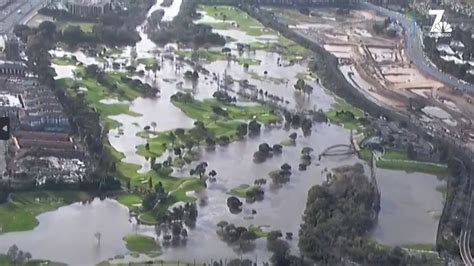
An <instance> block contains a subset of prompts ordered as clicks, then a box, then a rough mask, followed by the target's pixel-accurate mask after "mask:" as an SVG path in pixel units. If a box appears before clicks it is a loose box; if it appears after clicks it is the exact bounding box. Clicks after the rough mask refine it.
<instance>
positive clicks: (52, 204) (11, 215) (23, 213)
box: [0, 191, 89, 233]
mask: <svg viewBox="0 0 474 266" xmlns="http://www.w3.org/2000/svg"><path fill="white" fill-rule="evenodd" d="M88 198H89V195H88V194H87V193H85V192H75V191H58V192H56V191H55V192H49V191H38V192H21V193H15V194H12V196H11V200H10V201H9V202H8V203H5V204H1V205H0V227H1V230H0V232H2V233H6V232H12V231H27V230H32V229H33V228H35V227H36V226H37V225H38V220H36V216H37V215H39V214H40V213H43V212H47V211H52V210H55V209H57V208H59V207H61V206H64V205H68V204H72V203H74V202H77V201H80V200H84V199H88Z"/></svg>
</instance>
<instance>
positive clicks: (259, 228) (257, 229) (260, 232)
mask: <svg viewBox="0 0 474 266" xmlns="http://www.w3.org/2000/svg"><path fill="white" fill-rule="evenodd" d="M264 227H268V226H266V225H259V226H255V225H250V226H249V228H248V230H249V231H252V232H254V233H255V234H256V235H257V237H258V238H266V237H267V236H268V232H266V231H263V229H262V228H264Z"/></svg>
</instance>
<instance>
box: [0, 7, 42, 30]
mask: <svg viewBox="0 0 474 266" xmlns="http://www.w3.org/2000/svg"><path fill="white" fill-rule="evenodd" d="M41 4H42V0H19V1H16V2H13V3H12V4H10V5H9V6H7V7H6V8H5V9H4V10H1V11H0V33H7V32H10V31H12V30H13V27H14V26H15V25H16V24H19V23H25V22H26V21H27V20H28V19H30V18H31V17H32V16H34V14H36V12H37V11H38V9H40V8H41ZM18 10H21V14H18Z"/></svg>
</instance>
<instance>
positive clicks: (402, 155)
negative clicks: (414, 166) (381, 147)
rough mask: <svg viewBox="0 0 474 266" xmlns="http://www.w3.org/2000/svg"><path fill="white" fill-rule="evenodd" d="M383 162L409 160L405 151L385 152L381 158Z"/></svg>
mask: <svg viewBox="0 0 474 266" xmlns="http://www.w3.org/2000/svg"><path fill="white" fill-rule="evenodd" d="M382 158H383V159H385V160H410V158H408V154H407V152H406V151H393V150H386V151H385V153H384V154H383V156H382Z"/></svg>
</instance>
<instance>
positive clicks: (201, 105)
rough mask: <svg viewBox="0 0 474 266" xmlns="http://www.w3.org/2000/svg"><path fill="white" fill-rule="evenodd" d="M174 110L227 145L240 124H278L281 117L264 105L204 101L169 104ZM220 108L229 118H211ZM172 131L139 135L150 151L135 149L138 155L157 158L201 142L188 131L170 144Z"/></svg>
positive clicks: (141, 148) (139, 147)
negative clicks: (189, 142)
mask: <svg viewBox="0 0 474 266" xmlns="http://www.w3.org/2000/svg"><path fill="white" fill-rule="evenodd" d="M172 102H173V104H174V105H175V106H177V107H178V108H180V109H181V110H182V111H183V112H184V113H185V114H186V115H187V116H189V117H191V118H193V119H195V120H199V121H201V122H203V123H204V125H205V127H206V128H207V129H208V130H209V132H210V133H212V134H213V136H214V137H215V138H219V137H222V136H227V137H229V139H230V141H233V140H236V139H237V137H236V134H235V133H236V130H237V126H238V125H239V124H240V123H241V121H242V120H251V119H253V118H254V117H255V119H256V120H257V121H258V122H260V123H264V124H267V123H272V122H280V121H281V116H280V115H279V114H278V113H276V112H275V111H273V109H272V108H270V107H268V106H264V105H256V106H237V105H231V104H224V103H222V102H219V101H217V100H214V99H207V100H204V101H198V100H193V101H192V102H186V103H184V102H179V101H172ZM216 106H217V107H220V108H221V109H223V110H225V111H226V112H227V113H228V116H226V117H224V116H219V115H216V114H214V111H213V107H216ZM170 133H171V131H165V132H159V133H157V136H155V137H152V138H150V135H149V134H148V133H140V137H144V138H148V141H147V143H148V144H149V150H146V148H145V147H146V145H140V146H138V147H137V153H138V154H139V155H142V156H146V157H159V156H161V155H162V154H163V152H165V151H166V148H169V147H171V145H175V146H176V145H183V144H185V143H186V140H188V139H192V140H193V141H195V142H196V141H197V142H201V141H203V139H196V138H195V137H194V136H193V135H192V134H191V133H190V130H189V129H186V130H185V133H184V135H183V136H176V140H175V141H174V143H172V139H171V138H170Z"/></svg>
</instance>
